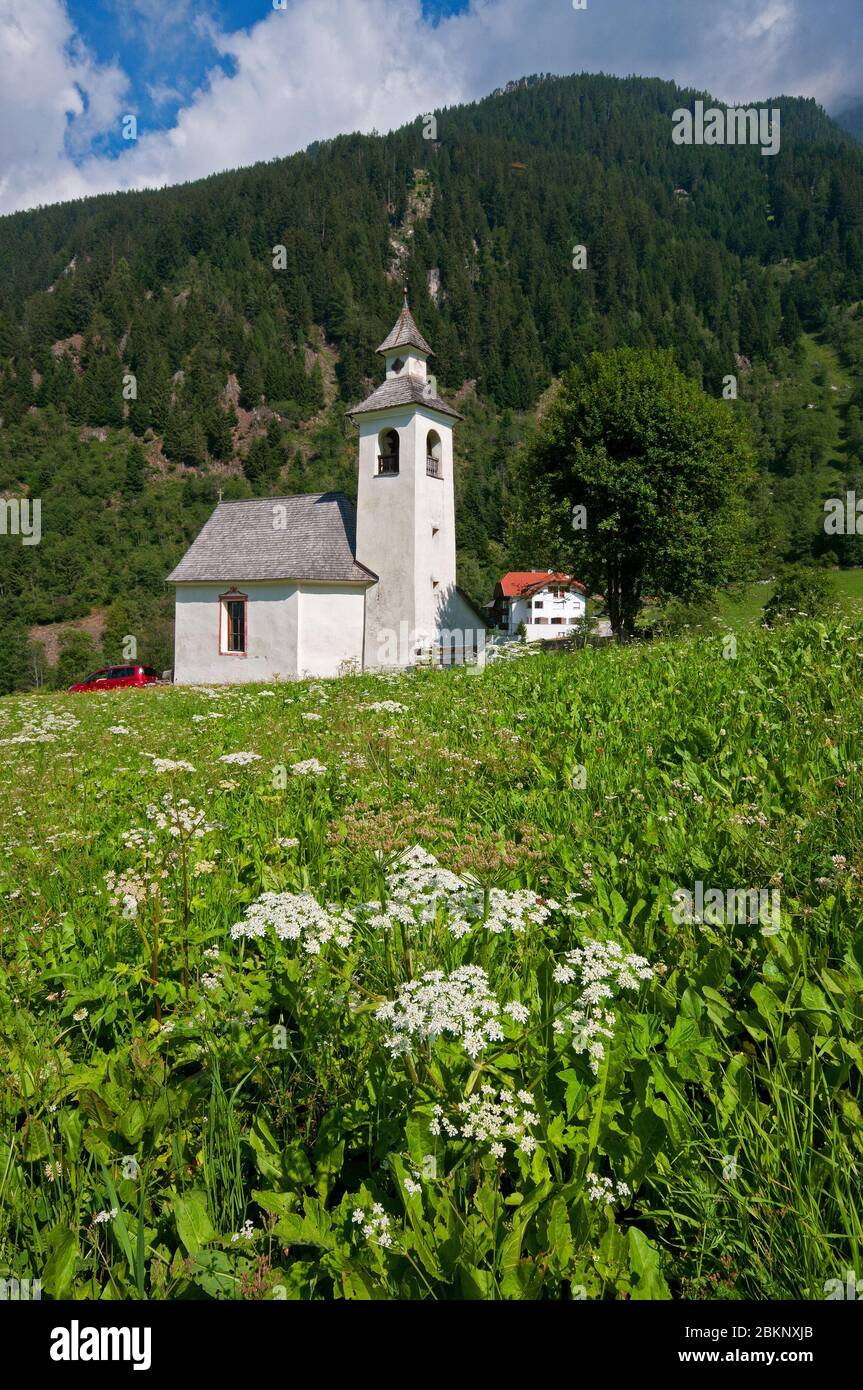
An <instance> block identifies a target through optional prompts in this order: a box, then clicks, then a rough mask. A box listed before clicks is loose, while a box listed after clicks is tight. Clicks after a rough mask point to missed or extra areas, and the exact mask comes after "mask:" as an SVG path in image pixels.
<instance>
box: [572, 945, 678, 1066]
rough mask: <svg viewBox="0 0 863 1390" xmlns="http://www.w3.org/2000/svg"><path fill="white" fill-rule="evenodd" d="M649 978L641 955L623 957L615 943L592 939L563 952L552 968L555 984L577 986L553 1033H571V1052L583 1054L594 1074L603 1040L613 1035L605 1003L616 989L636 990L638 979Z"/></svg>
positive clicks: (650, 969)
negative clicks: (570, 1003) (577, 990)
mask: <svg viewBox="0 0 863 1390" xmlns="http://www.w3.org/2000/svg"><path fill="white" fill-rule="evenodd" d="M653 975H654V971H653V967H652V966H651V965H650V964H649V963H648V962H647V960H645V958H644V956H637V955H634V954H631V953H630V954H629V955H624V953H623V948H622V947H621V946H619V945H618V944H617V942H616V941H609V942H605V943H603V942H601V941H594V940H592V939H589V940H587V941H586V942H585V944H584V946H579V947H578V948H577V949H576V950H574V951H567V952H566V955H565V956H564V958H563V960H562V961H560V962H559V963H558V965H557V966H556V967H555V971H554V978H555V981H556V982H557V983H558V984H562V985H568V984H571V983H572V982H573V981H576V982H577V983H578V984H579V985H580V987H581V993H580V994H579V996H578V998H577V999H576V1001H575V1007H574V1008H573V1009H572V1010H571V1011H570V1012H569V1013H568V1014H566V1016H565V1017H564V1018H562V1019H557V1020H556V1021H555V1025H554V1029H555V1032H556V1033H566V1031H567V1029H569V1030H571V1034H572V1046H573V1049H574V1051H576V1052H586V1053H587V1055H588V1057H589V1058H590V1066H591V1070H592V1071H593V1072H594V1074H596V1073H597V1072H598V1071H599V1064H600V1062H601V1061H603V1059H604V1058H605V1043H604V1042H603V1039H604V1038H611V1037H613V1036H614V1023H615V1015H614V1014H613V1013H612V1012H611V1010H610V1009H608V1008H606V1003H607V1002H608V1001H610V1000H613V999H614V997H615V995H616V994H617V993H618V992H619V991H620V990H623V989H638V987H639V984H640V983H641V981H642V980H652V979H653Z"/></svg>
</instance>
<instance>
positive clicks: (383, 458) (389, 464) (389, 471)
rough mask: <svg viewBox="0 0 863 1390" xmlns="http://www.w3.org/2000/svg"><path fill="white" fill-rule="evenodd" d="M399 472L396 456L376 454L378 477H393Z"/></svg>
mask: <svg viewBox="0 0 863 1390" xmlns="http://www.w3.org/2000/svg"><path fill="white" fill-rule="evenodd" d="M398 471H399V457H398V454H378V476H381V475H382V474H383V475H385V476H387V477H390V478H392V477H394V476H395V474H396V473H398Z"/></svg>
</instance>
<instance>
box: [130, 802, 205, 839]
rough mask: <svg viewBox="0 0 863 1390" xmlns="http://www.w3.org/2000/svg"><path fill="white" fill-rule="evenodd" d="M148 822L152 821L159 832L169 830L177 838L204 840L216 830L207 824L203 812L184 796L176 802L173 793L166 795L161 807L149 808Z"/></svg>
mask: <svg viewBox="0 0 863 1390" xmlns="http://www.w3.org/2000/svg"><path fill="white" fill-rule="evenodd" d="M147 820H149V821H152V822H153V824H154V825H156V826H157V827H158V829H159V830H167V832H168V834H169V835H173V836H174V837H175V838H177V837H179V836H181V835H182V836H183V837H184V838H191V839H194V840H202V839H203V837H204V836H205V835H206V834H207V833H208V832H209V831H210V830H213V829H215V827H214V826H212V825H208V824H207V819H206V816H205V815H204V812H203V811H198V810H196V808H195V807H194V806H193V805H192V803H191V801H188V800H187V799H186V797H184V796H181V797H180V798H179V799H178V800H177V801H175V800H174V797H173V795H172V793H171V792H166V793H165V795H164V796H163V797H162V800H161V805H160V806H156V805H155V804H153V803H151V804H150V805H149V806H148V807H147Z"/></svg>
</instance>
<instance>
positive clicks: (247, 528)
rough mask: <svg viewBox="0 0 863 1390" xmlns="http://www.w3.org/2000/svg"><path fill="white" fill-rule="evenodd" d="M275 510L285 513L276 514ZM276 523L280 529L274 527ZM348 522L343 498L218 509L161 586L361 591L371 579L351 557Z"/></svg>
mask: <svg viewBox="0 0 863 1390" xmlns="http://www.w3.org/2000/svg"><path fill="white" fill-rule="evenodd" d="M276 506H283V507H284V508H285V514H284V515H283V514H282V513H281V512H276V511H274V510H273V509H274V508H275V507H276ZM282 521H284V528H282V527H281V525H279V528H278V529H276V525H274V523H275V522H279V523H281V522H282ZM355 554H356V515H355V513H354V508H353V506H352V504H351V502H350V501H349V500H348V498H347V497H346V496H345V494H344V493H343V492H313V493H307V494H306V495H304V496H299V497H255V498H251V499H248V500H243V501H241V502H220V503H219V505H218V506H217V507H216V509H215V511H214V512H213V514H212V516H211V517H210V519H209V521H207V522H206V523H205V525H204V526H203V527H202V529H201V531H200V532H199V533H198V536H197V538H196V539H195V540H194V541H193V542H192V544H191V546H190V547H189V549H188V550H187V551H186V553H185V555H184V556H183V558H182V560H181V561H180V563H179V564H178V565H177V568H176V569H175V570H173V572H172V573H171V574H169V575H168V580H167V582H168V583H169V584H179V583H183V582H187V581H192V582H194V581H196V580H197V581H200V582H203V581H205V580H212V581H215V582H217V583H219V584H222V583H225V584H228V583H240V582H247V581H250V580H255V579H310V580H328V581H330V582H337V583H343V584H345V583H347V584H369V583H372V582H373V581H374V580H375V579H376V578H377V575H375V574H373V573H372V571H371V570H369V569H366V567H365V565H361V564H359V563H358V562H357V560H356V558H355Z"/></svg>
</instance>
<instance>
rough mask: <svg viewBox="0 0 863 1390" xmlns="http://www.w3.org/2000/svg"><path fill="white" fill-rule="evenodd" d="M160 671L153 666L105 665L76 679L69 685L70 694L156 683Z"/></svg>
mask: <svg viewBox="0 0 863 1390" xmlns="http://www.w3.org/2000/svg"><path fill="white" fill-rule="evenodd" d="M158 680H159V673H158V671H156V670H155V668H154V667H153V666H104V667H103V668H102V670H101V671H94V672H93V674H92V676H85V678H84V680H82V681H76V682H75V684H74V685H70V686H69V691H68V693H69V694H70V695H79V694H82V693H84V692H86V691H90V690H119V689H120V688H121V687H123V686H127V685H132V686H140V685H156V684H157V683H158Z"/></svg>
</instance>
